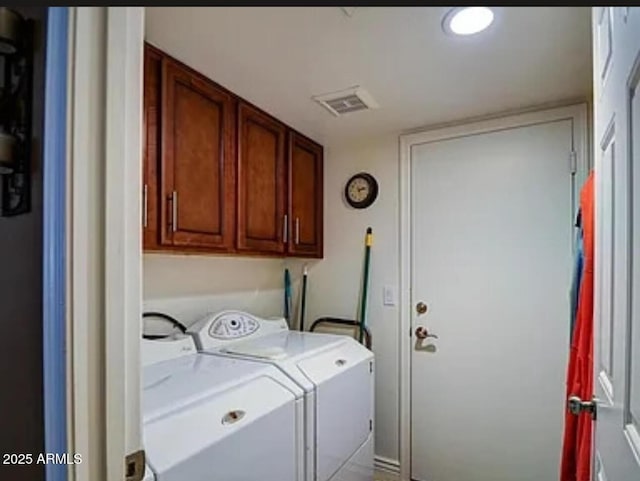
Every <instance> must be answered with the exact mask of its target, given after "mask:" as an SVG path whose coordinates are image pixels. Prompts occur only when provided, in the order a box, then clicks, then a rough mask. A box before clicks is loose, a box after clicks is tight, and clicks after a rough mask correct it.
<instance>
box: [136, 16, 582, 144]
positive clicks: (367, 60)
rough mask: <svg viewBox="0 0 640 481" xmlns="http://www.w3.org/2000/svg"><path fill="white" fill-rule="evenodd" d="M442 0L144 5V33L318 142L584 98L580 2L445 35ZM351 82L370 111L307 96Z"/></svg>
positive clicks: (151, 40) (499, 19)
mask: <svg viewBox="0 0 640 481" xmlns="http://www.w3.org/2000/svg"><path fill="white" fill-rule="evenodd" d="M446 11H447V9H446V8H442V7H411V8H404V7H388V8H383V7H359V8H356V9H355V10H354V11H353V13H352V16H350V17H349V16H347V15H345V13H344V11H343V10H342V9H341V8H339V7H295V8H293V7H286V8H285V7H260V8H257V7H250V8H247V7H245V8H242V7H235V8H234V7H195V8H194V7H192V8H187V7H153V8H147V9H146V13H147V15H146V36H147V40H148V41H150V42H151V43H153V44H155V45H157V46H158V47H160V48H161V49H163V50H165V51H167V52H168V53H170V54H171V55H173V56H175V57H177V58H178V59H180V60H182V61H183V62H185V63H186V64H188V65H190V66H192V67H194V68H195V69H196V70H199V71H200V72H202V73H203V74H205V75H206V76H208V77H210V78H211V79H213V80H215V81H216V82H218V83H220V84H222V85H224V86H225V87H227V88H228V89H229V90H232V91H233V92H235V93H236V94H238V95H240V96H242V97H244V98H246V99H247V100H249V101H251V102H253V103H255V104H256V105H258V106H259V107H261V108H263V109H264V110H266V111H268V112H270V113H271V114H272V115H274V116H276V117H278V118H279V119H281V120H282V121H284V122H286V123H288V124H289V125H291V126H292V127H294V128H296V129H298V130H300V131H301V132H303V133H305V134H307V135H309V136H310V137H312V138H314V139H316V140H318V141H320V142H325V143H328V142H339V141H344V140H347V139H350V138H356V137H364V136H372V135H380V134H384V133H389V132H398V131H403V130H408V129H413V128H416V127H420V126H424V125H429V124H436V123H443V122H449V121H454V120H459V119H464V118H467V117H475V116H480V115H487V114H491V113H496V112H501V111H505V110H511V109H519V108H524V107H529V106H533V105H536V104H541V103H547V102H555V101H561V100H565V99H573V98H587V97H588V96H589V95H590V94H591V47H590V45H591V33H590V9H589V8H575V7H573V8H572V7H531V8H522V7H511V8H509V7H503V8H499V9H498V11H497V20H496V22H495V23H494V24H493V25H492V26H491V27H490V29H489V30H487V31H485V32H482V33H480V34H477V35H475V36H471V37H453V36H449V35H445V34H444V33H443V31H442V28H441V21H442V17H443V15H444V13H445V12H446ZM354 85H360V86H362V87H364V88H365V89H367V90H368V91H369V93H370V94H371V95H372V96H373V97H374V99H375V100H376V101H377V102H378V104H379V105H380V108H379V109H378V110H372V111H364V112H356V113H353V114H348V115H346V116H344V117H339V118H336V117H333V116H332V115H331V114H330V113H328V112H327V111H326V110H324V109H323V108H322V107H321V106H319V105H318V104H316V103H315V102H314V101H313V100H312V99H311V97H312V96H313V95H318V94H323V93H326V92H331V91H335V90H341V89H346V88H349V87H352V86H354Z"/></svg>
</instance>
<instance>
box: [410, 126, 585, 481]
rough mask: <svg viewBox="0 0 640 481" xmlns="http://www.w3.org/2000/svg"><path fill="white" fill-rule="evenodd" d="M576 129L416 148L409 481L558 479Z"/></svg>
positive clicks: (518, 131)
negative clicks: (422, 330)
mask: <svg viewBox="0 0 640 481" xmlns="http://www.w3.org/2000/svg"><path fill="white" fill-rule="evenodd" d="M574 120H575V119H573V118H570V116H563V115H561V114H560V115H558V114H549V115H548V116H546V117H545V114H544V113H542V114H540V116H539V118H538V120H537V121H532V122H531V123H528V122H526V121H525V122H524V123H523V122H522V121H514V122H513V123H511V122H510V120H509V119H506V120H504V121H503V122H501V123H500V126H499V128H497V129H496V130H490V131H488V132H484V133H477V132H473V134H472V135H464V134H462V135H463V136H456V137H453V138H449V139H445V140H436V141H430V142H426V143H422V144H418V145H414V146H413V147H412V151H411V165H410V169H411V173H410V176H411V185H410V189H411V216H410V229H411V236H412V237H411V242H412V247H411V260H410V264H411V271H412V272H411V278H412V286H411V287H412V289H411V291H412V295H411V297H412V299H411V301H412V313H411V318H412V332H414V335H413V337H412V354H411V389H412V395H411V433H412V434H411V460H412V461H411V477H412V479H416V480H421V481H542V480H544V481H552V480H555V479H557V478H558V472H559V460H560V451H561V438H562V430H563V412H564V409H563V406H564V397H565V387H564V386H565V372H566V366H567V358H568V351H569V296H568V292H569V287H570V283H571V272H572V237H573V226H572V218H573V205H572V203H573V175H572V166H571V158H572V151H573V149H574V137H575V136H574V128H575V125H574V123H575V122H574ZM419 303H424V306H423V307H422V309H420V307H419ZM425 306H426V308H427V310H426V312H424V313H422V314H421V313H420V312H419V311H421V310H424V307H425ZM418 328H426V330H427V331H428V334H429V335H431V334H433V335H437V336H438V337H437V338H435V337H427V338H426V339H424V340H420V339H419V338H418V337H419V336H418V333H417V332H416V329H418Z"/></svg>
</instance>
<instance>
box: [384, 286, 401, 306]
mask: <svg viewBox="0 0 640 481" xmlns="http://www.w3.org/2000/svg"><path fill="white" fill-rule="evenodd" d="M397 302H398V290H397V289H396V286H384V287H383V288H382V303H383V304H384V305H385V306H395V305H396V303H397Z"/></svg>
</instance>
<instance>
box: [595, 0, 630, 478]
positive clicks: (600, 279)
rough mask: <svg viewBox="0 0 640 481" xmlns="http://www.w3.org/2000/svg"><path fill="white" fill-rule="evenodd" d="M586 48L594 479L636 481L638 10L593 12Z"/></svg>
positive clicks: (611, 9) (616, 9)
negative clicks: (591, 170) (592, 187)
mask: <svg viewBox="0 0 640 481" xmlns="http://www.w3.org/2000/svg"><path fill="white" fill-rule="evenodd" d="M593 42H594V48H593V51H594V68H593V70H594V105H595V112H594V118H595V122H594V123H595V129H594V131H595V132H594V142H595V144H594V153H595V170H596V196H595V197H596V258H595V262H596V264H595V319H594V321H595V325H594V329H595V341H594V348H595V361H594V368H595V373H594V376H595V377H594V389H595V395H596V398H597V399H598V406H597V409H598V413H597V422H596V423H595V443H594V453H595V456H594V457H595V462H594V476H593V477H594V479H596V480H598V481H600V480H608V481H631V480H637V479H640V258H638V254H639V253H640V92H639V91H638V86H639V82H640V9H639V8H637V7H634V8H629V7H619V8H613V7H598V8H594V10H593ZM583 401H588V400H583Z"/></svg>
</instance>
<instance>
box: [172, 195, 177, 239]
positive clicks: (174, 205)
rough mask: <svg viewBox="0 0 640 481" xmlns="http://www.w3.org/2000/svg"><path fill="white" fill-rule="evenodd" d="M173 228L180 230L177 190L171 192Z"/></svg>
mask: <svg viewBox="0 0 640 481" xmlns="http://www.w3.org/2000/svg"><path fill="white" fill-rule="evenodd" d="M171 230H172V231H173V232H175V231H177V230H178V192H176V191H175V190H174V191H173V193H172V194H171Z"/></svg>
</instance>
